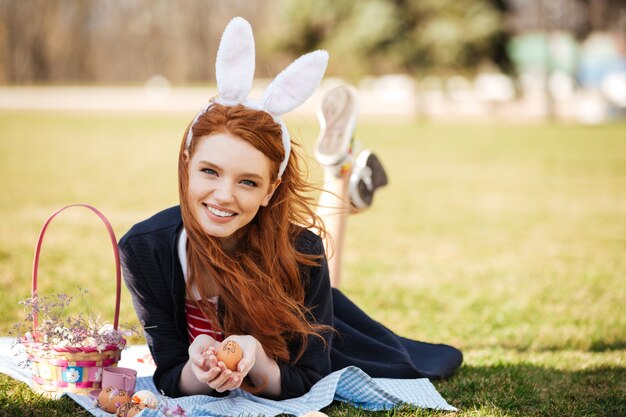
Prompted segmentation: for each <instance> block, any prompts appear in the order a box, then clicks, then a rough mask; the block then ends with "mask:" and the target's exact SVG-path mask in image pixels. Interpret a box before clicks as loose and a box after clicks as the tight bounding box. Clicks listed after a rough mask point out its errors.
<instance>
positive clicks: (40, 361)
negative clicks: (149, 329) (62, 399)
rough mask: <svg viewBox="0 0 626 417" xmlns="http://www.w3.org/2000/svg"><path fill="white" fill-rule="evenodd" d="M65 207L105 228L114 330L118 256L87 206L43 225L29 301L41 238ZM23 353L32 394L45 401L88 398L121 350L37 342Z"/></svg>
mask: <svg viewBox="0 0 626 417" xmlns="http://www.w3.org/2000/svg"><path fill="white" fill-rule="evenodd" d="M69 207H85V208H88V209H89V210H91V211H92V212H94V213H95V214H97V215H98V217H100V219H101V220H102V221H103V222H104V225H105V226H106V228H107V230H108V232H109V237H110V238H111V243H112V245H113V254H114V256H115V272H116V279H117V281H116V282H117V291H116V294H115V318H114V322H113V328H114V329H115V330H117V326H118V322H119V314H120V292H121V277H122V274H121V269H120V256H119V250H118V247H117V240H116V239H115V233H114V232H113V228H112V227H111V224H110V223H109V221H108V220H107V219H106V218H105V217H104V215H103V214H102V213H101V212H100V211H98V210H97V209H96V208H94V207H92V206H89V205H87V204H71V205H68V206H65V207H63V208H61V209H59V210H57V211H55V212H54V213H52V214H51V215H50V217H48V219H47V220H46V222H45V223H44V225H43V227H42V229H41V232H39V238H38V239H37V247H36V249H35V259H34V262H33V275H32V280H33V282H32V285H33V286H32V297H33V298H35V297H37V270H38V267H39V254H40V252H41V244H42V242H43V236H44V234H45V232H46V229H47V228H48V225H49V224H50V222H51V221H52V219H53V218H54V217H56V216H57V215H58V214H59V213H60V212H62V211H63V210H65V209H67V208H69ZM36 329H37V314H36V313H35V314H34V316H33V330H34V331H36ZM22 344H23V345H24V347H25V349H26V353H27V355H28V358H29V359H30V361H31V362H32V371H33V382H32V389H33V391H36V392H39V393H42V394H43V395H45V396H46V397H52V398H54V397H58V396H59V395H61V394H63V393H66V392H71V393H76V394H89V391H91V390H94V389H100V388H101V385H100V381H101V380H102V369H103V368H105V367H107V366H116V365H117V362H118V361H119V360H120V356H121V349H120V348H119V347H118V346H116V345H109V346H106V347H105V349H104V350H101V351H98V349H97V347H96V346H87V347H84V346H78V347H73V346H54V345H50V344H44V343H40V342H29V341H25V340H23V341H22Z"/></svg>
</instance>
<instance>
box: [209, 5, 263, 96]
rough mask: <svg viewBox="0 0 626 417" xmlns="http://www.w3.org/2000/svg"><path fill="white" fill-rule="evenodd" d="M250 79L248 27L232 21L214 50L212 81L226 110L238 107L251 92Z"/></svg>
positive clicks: (251, 50)
mask: <svg viewBox="0 0 626 417" xmlns="http://www.w3.org/2000/svg"><path fill="white" fill-rule="evenodd" d="M253 77H254V37H253V35H252V27H251V26H250V23H248V21H247V20H245V19H243V18H241V17H235V18H234V19H232V20H231V21H230V22H229V23H228V25H227V26H226V29H224V33H223V34H222V40H221V41H220V46H219V48H218V50H217V58H216V61H215V78H216V79H217V89H218V91H219V99H218V100H216V101H217V102H219V103H221V104H224V105H226V106H234V105H235V104H238V103H242V102H243V101H244V100H245V99H246V97H248V93H249V92H250V90H251V89H252V78H253Z"/></svg>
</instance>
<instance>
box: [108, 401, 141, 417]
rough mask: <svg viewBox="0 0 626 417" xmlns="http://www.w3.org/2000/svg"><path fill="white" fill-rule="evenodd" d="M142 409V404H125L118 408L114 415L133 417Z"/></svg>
mask: <svg viewBox="0 0 626 417" xmlns="http://www.w3.org/2000/svg"><path fill="white" fill-rule="evenodd" d="M144 408H146V406H145V405H143V404H135V403H133V402H128V403H126V404H123V405H122V406H121V407H119V408H118V409H117V412H116V413H115V415H116V416H117V417H135V416H136V415H137V414H139V413H140V412H141V410H143V409H144Z"/></svg>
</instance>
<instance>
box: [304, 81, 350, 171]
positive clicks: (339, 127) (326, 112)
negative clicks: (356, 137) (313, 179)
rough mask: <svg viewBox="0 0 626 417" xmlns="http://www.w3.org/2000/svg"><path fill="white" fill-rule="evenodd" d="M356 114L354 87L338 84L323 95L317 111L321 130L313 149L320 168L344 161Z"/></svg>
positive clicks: (336, 164)
mask: <svg viewBox="0 0 626 417" xmlns="http://www.w3.org/2000/svg"><path fill="white" fill-rule="evenodd" d="M357 111H358V105H357V92H356V89H355V88H354V87H351V86H348V85H341V86H339V87H335V88H333V89H331V90H328V91H327V92H326V93H325V94H324V97H323V98H322V102H321V105H320V107H319V109H318V112H317V115H318V118H319V121H320V126H321V128H320V134H319V136H318V137H317V142H316V143H315V148H314V154H315V159H317V161H318V162H319V163H320V164H321V165H324V166H335V167H340V166H341V165H343V164H344V163H346V162H347V161H348V158H349V156H350V151H351V148H352V138H353V134H354V129H355V127H356V118H357Z"/></svg>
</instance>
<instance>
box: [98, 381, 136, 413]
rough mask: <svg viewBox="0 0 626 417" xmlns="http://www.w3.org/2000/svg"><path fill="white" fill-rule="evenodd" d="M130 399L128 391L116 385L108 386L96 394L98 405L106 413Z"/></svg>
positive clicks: (113, 411)
mask: <svg viewBox="0 0 626 417" xmlns="http://www.w3.org/2000/svg"><path fill="white" fill-rule="evenodd" d="M129 401H130V396H129V395H128V392H127V391H126V390H123V389H119V388H117V387H113V386H109V387H106V388H104V389H103V390H102V391H100V394H98V401H97V404H98V407H99V408H101V409H103V410H104V411H106V412H107V413H111V414H113V413H115V412H116V411H117V409H118V407H119V406H121V405H123V404H126V403H127V402H129Z"/></svg>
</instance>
